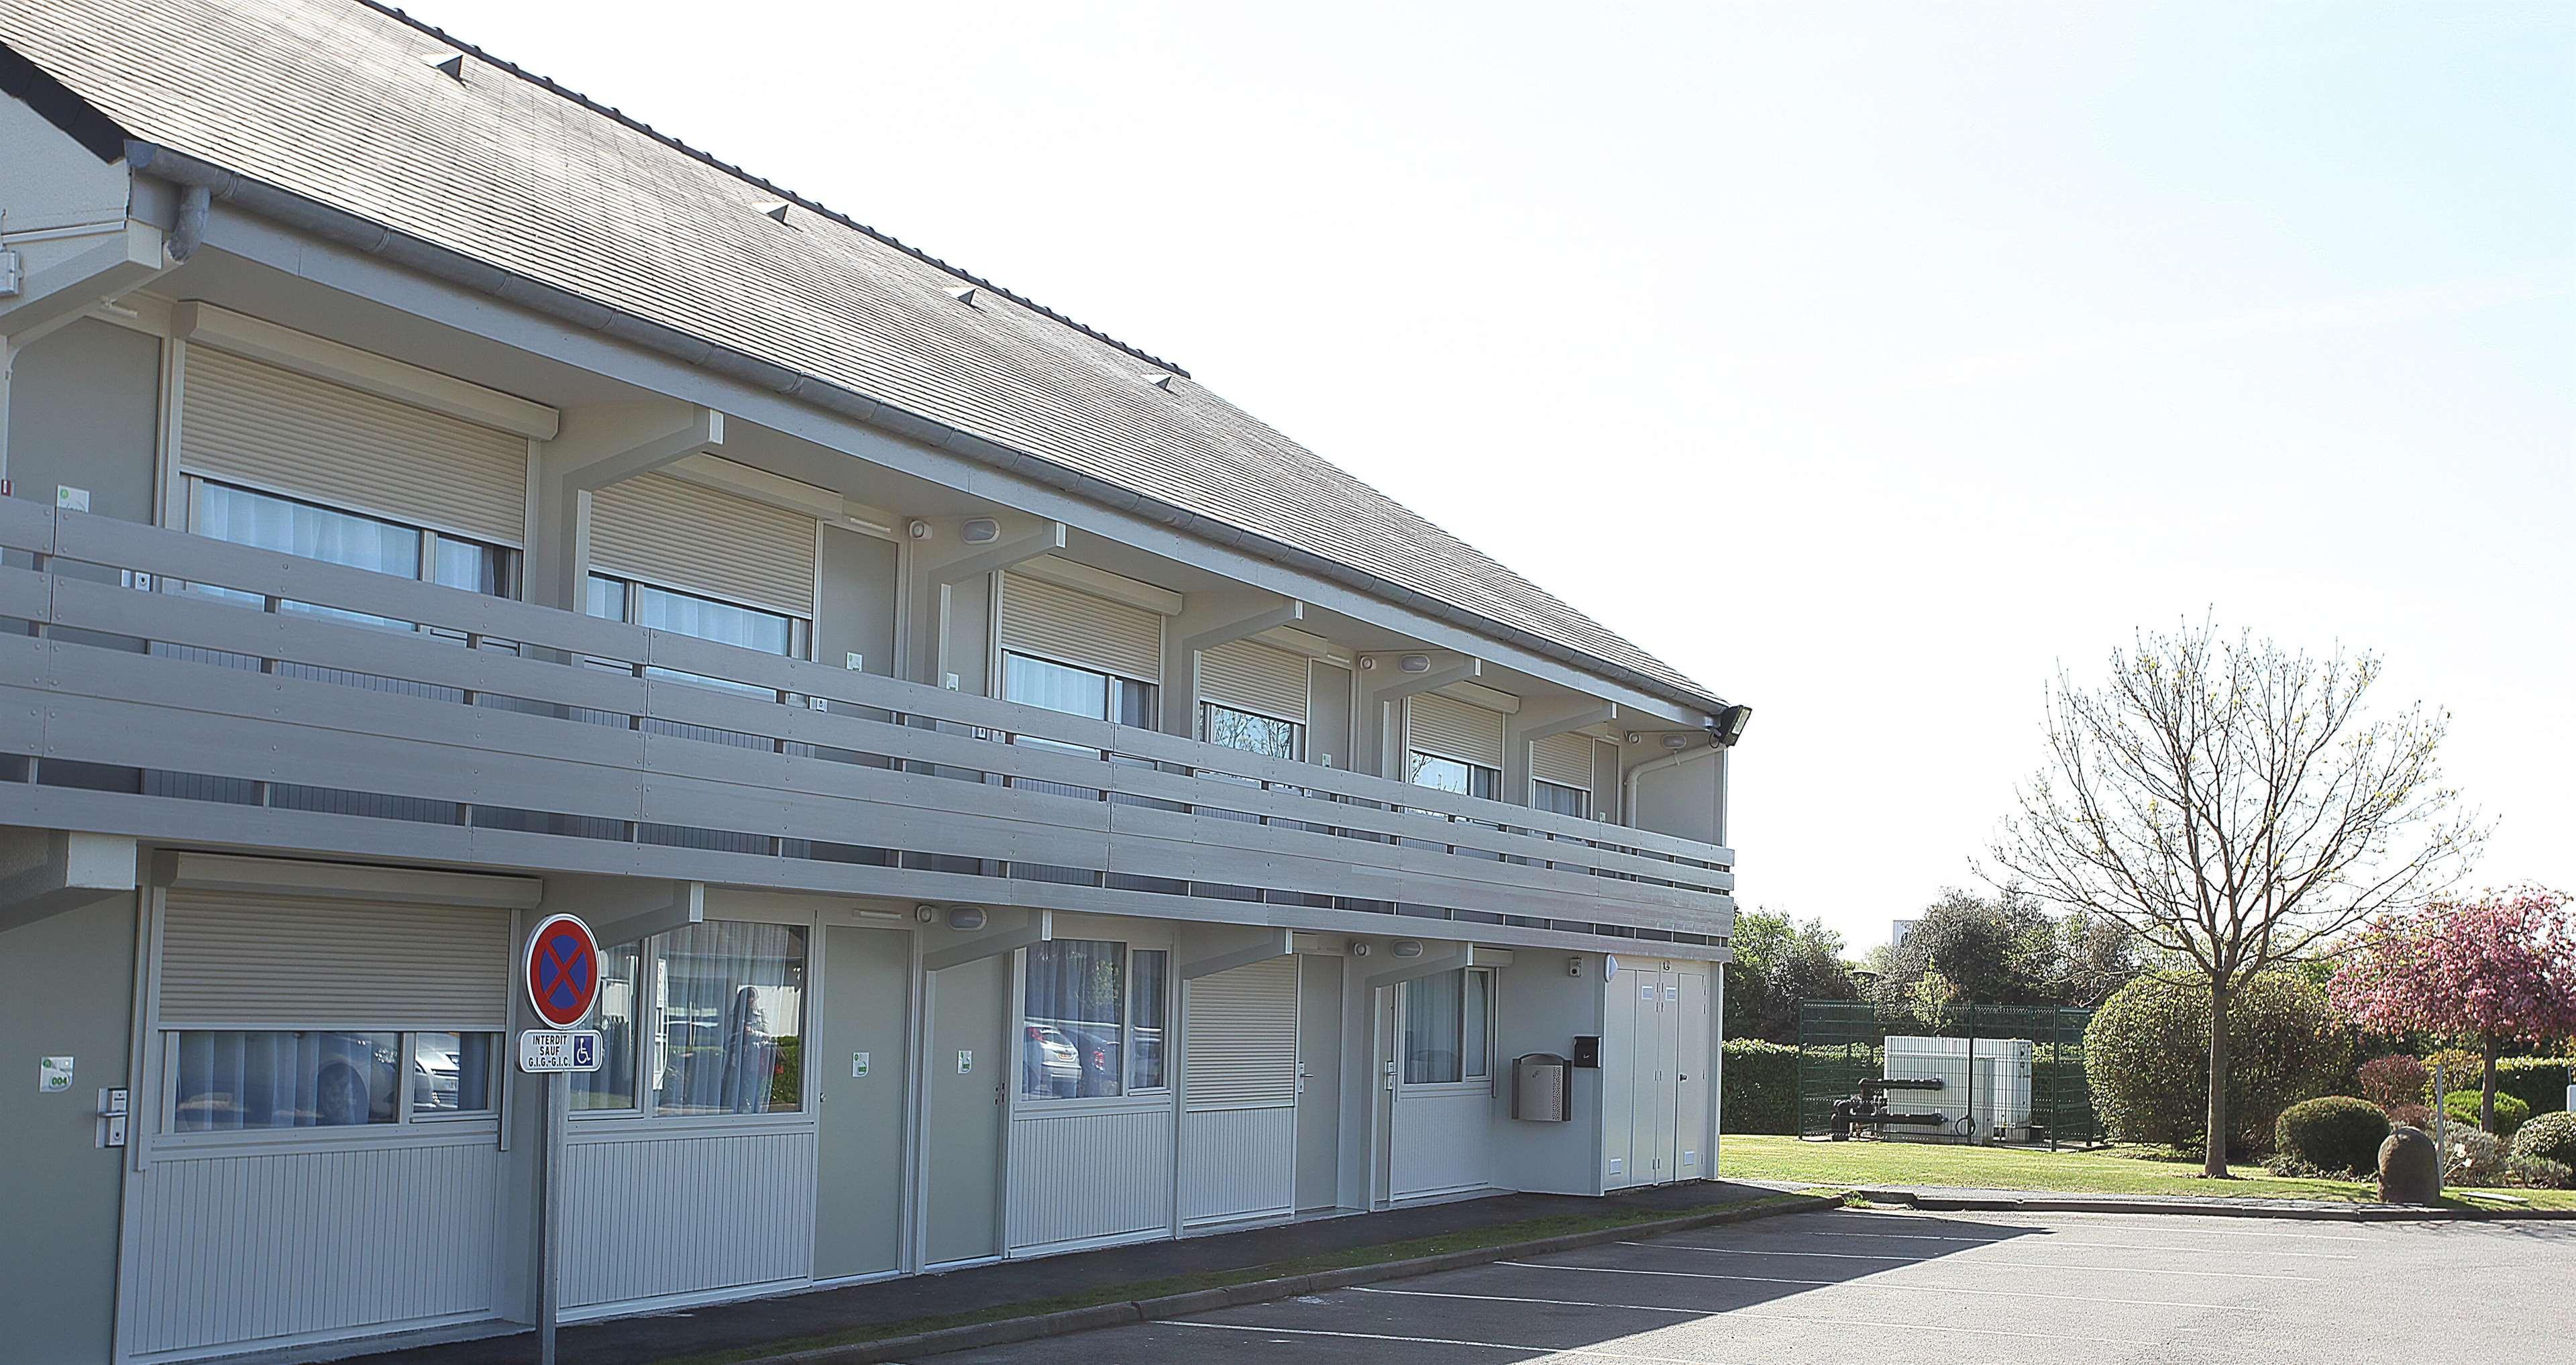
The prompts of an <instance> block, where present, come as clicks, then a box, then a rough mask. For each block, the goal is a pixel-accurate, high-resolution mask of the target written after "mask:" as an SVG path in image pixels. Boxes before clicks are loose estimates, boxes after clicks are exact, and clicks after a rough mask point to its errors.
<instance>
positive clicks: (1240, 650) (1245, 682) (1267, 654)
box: [1199, 640, 1307, 725]
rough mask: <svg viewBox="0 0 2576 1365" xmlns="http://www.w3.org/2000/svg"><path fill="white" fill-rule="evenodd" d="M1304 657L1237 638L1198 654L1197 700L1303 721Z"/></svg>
mask: <svg viewBox="0 0 2576 1365" xmlns="http://www.w3.org/2000/svg"><path fill="white" fill-rule="evenodd" d="M1306 691H1307V688H1306V659H1305V656H1303V655H1299V654H1291V653H1289V652H1288V651H1286V650H1284V649H1272V648H1271V647H1270V646H1268V645H1260V644H1254V643H1253V642H1252V641H1250V640H1237V641H1235V642H1234V643H1232V644H1225V645H1218V646H1217V647H1216V648H1214V649H1211V650H1208V651H1207V652H1205V653H1203V654H1201V655H1199V699H1200V700H1201V701H1212V702H1215V703H1216V704H1217V705H1219V706H1232V707H1235V708H1237V709H1240V710H1244V711H1252V712H1257V713H1259V714H1261V715H1265V716H1274V717H1277V718H1278V719H1280V720H1293V721H1296V722H1297V723H1298V724H1300V725H1303V724H1305V722H1306Z"/></svg>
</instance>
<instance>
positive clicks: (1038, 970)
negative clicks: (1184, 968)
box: [1020, 939, 1171, 1100]
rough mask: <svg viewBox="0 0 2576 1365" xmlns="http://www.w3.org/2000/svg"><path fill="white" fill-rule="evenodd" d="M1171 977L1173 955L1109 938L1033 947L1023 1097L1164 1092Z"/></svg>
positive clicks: (1025, 1005) (1024, 1012) (1023, 1031)
mask: <svg viewBox="0 0 2576 1365" xmlns="http://www.w3.org/2000/svg"><path fill="white" fill-rule="evenodd" d="M1131 958H1132V959H1133V960H1132V963H1131V961H1130V959H1131ZM1131 966H1132V968H1133V970H1132V971H1131V970H1130V968H1131ZM1170 975H1171V955H1170V954H1169V953H1165V952H1161V951H1159V950H1149V949H1137V950H1136V951H1134V952H1133V953H1130V952H1129V950H1128V948H1127V945H1126V944H1123V943H1114V942H1110V941H1108V940H1105V939H1057V940H1055V941H1053V942H1050V943H1040V944H1036V945H1033V946H1032V947H1030V949H1029V950H1028V969H1027V984H1026V987H1025V990H1024V991H1023V1000H1022V1006H1021V1025H1020V1094H1021V1095H1022V1096H1023V1097H1025V1098H1028V1099H1038V1100H1062V1099H1090V1098H1099V1097H1104V1096H1112V1095H1122V1094H1129V1093H1134V1092H1137V1091H1145V1090H1160V1089H1163V1088H1164V1086H1165V1084H1166V1080H1165V1075H1164V1057H1163V1024H1164V1017H1165V1014H1164V1011H1165V1004H1164V1002H1165V998H1166V993H1167V983H1168V980H1169V978H1170Z"/></svg>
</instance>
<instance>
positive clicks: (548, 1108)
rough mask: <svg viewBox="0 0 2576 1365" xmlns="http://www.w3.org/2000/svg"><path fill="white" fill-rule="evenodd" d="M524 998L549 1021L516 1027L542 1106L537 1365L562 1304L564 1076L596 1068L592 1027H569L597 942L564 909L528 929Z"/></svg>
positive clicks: (522, 1066)
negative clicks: (539, 1080) (541, 1081)
mask: <svg viewBox="0 0 2576 1365" xmlns="http://www.w3.org/2000/svg"><path fill="white" fill-rule="evenodd" d="M520 967H521V971H520V973H519V975H520V978H521V979H522V980H524V981H526V982H527V984H528V1005H529V1007H530V1008H531V1009H533V1010H535V1011H536V1015H537V1018H538V1019H539V1020H540V1021H542V1022H544V1023H547V1024H551V1025H553V1026H554V1027H552V1028H542V1029H527V1030H525V1031H523V1032H521V1033H520V1034H519V1070H521V1071H523V1072H526V1073H528V1074H529V1075H532V1076H543V1077H545V1078H546V1082H545V1087H546V1096H545V1112H544V1115H543V1118H542V1120H541V1123H542V1126H543V1133H542V1138H543V1140H542V1141H541V1142H539V1143H538V1148H537V1150H538V1154H539V1155H538V1159H537V1365H555V1321H556V1319H557V1317H559V1316H560V1315H561V1312H562V1309H563V1304H562V1298H563V1283H562V1281H563V1275H562V1268H561V1267H560V1266H558V1265H557V1264H556V1260H557V1252H558V1249H559V1248H560V1247H561V1246H562V1244H563V1179H562V1170H563V1151H564V1132H565V1130H566V1129H567V1128H568V1127H569V1126H570V1125H571V1120H572V1086H571V1084H570V1082H568V1081H567V1080H566V1079H565V1077H567V1076H569V1075H570V1074H572V1073H573V1072H576V1071H597V1070H598V1069H599V1061H600V1057H599V1054H600V1043H599V1032H598V1030H596V1029H585V1028H579V1027H576V1026H577V1025H579V1024H580V1023H581V1022H582V1021H583V1020H585V1019H588V1018H589V1017H590V1010H591V1006H593V1005H594V1004H596V1003H598V1000H599V941H598V940H597V939H595V938H593V937H592V936H591V932H590V926H588V925H586V924H583V923H582V922H581V921H580V920H578V919H576V918H574V917H573V916H571V915H549V916H547V917H546V918H545V920H543V921H542V922H540V923H539V924H538V925H537V927H536V931H535V932H534V933H531V934H529V935H528V946H527V951H526V953H525V954H524V955H523V958H522V961H521V963H520Z"/></svg>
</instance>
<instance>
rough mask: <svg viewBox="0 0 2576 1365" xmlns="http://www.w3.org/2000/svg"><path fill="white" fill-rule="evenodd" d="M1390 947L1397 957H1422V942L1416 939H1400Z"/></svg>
mask: <svg viewBox="0 0 2576 1365" xmlns="http://www.w3.org/2000/svg"><path fill="white" fill-rule="evenodd" d="M1392 946H1393V949H1394V952H1395V955H1396V956H1397V957H1420V956H1422V940H1420V939H1418V938H1400V939H1397V940H1396V941H1395V943H1394V944H1393V945H1392Z"/></svg>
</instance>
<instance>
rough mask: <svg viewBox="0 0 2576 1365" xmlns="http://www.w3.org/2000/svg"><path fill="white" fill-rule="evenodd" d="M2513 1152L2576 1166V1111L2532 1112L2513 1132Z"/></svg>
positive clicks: (2516, 1154) (2518, 1154)
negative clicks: (2573, 1112)
mask: <svg viewBox="0 0 2576 1365" xmlns="http://www.w3.org/2000/svg"><path fill="white" fill-rule="evenodd" d="M2499 1107H2501V1106H2499ZM2513 1154H2514V1155H2515V1156H2527V1157H2537V1158H2539V1159H2540V1160H2542V1161H2556V1162H2560V1163H2562V1164H2565V1165H2568V1166H2576V1114H2568V1113H2557V1114H2534V1115H2532V1116H2531V1118H2530V1119H2529V1120H2527V1121H2526V1122H2524V1124H2523V1125H2522V1127H2521V1128H2519V1129H2517V1130H2516V1131H2515V1132H2514V1135H2513Z"/></svg>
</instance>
